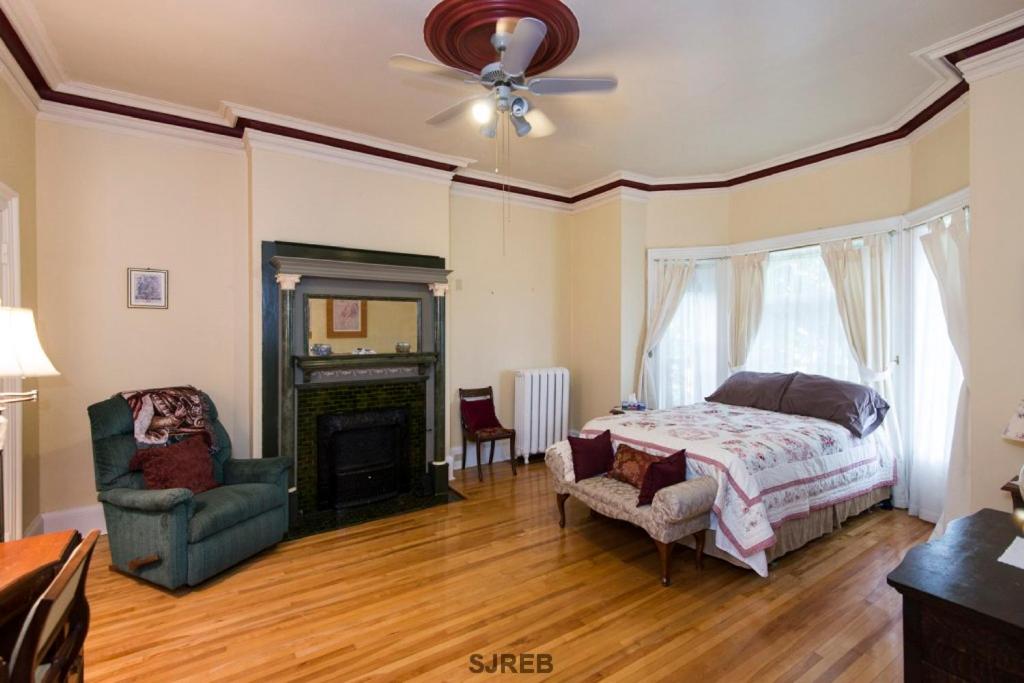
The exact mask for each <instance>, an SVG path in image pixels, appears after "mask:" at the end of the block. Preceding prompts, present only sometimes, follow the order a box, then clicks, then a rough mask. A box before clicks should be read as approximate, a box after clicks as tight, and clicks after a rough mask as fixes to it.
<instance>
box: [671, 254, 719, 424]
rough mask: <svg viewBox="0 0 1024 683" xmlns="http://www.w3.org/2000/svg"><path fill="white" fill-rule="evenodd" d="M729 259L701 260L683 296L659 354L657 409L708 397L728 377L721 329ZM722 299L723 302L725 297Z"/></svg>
mask: <svg viewBox="0 0 1024 683" xmlns="http://www.w3.org/2000/svg"><path fill="white" fill-rule="evenodd" d="M724 270H725V262H724V261H721V260H718V261H698V262H697V267H696V269H695V270H694V274H693V277H692V278H691V279H690V282H689V283H688V284H687V287H686V291H685V293H684V294H683V300H682V301H681V302H680V304H679V309H678V310H677V311H676V314H675V316H674V317H673V318H672V323H671V324H670V325H669V328H668V330H667V331H666V332H665V336H664V337H663V338H662V340H661V343H659V344H658V348H657V351H656V354H655V377H656V385H655V386H656V389H657V398H658V407H660V408H671V407H673V406H680V405H686V404H690V403H696V402H698V401H703V400H704V397H705V396H707V395H708V394H710V393H711V392H712V391H714V390H715V388H716V387H717V386H718V385H719V384H720V383H721V381H722V380H723V379H724V378H725V372H724V369H723V367H722V364H723V363H724V360H725V354H724V346H725V339H726V336H725V334H724V331H723V330H721V329H720V320H721V319H722V318H723V317H724V316H721V315H720V314H719V309H720V306H721V304H722V303H724V297H719V291H720V290H721V288H720V286H719V282H720V280H722V279H723V277H724ZM720 299H721V300H720Z"/></svg>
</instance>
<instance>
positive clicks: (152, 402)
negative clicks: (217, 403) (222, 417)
mask: <svg viewBox="0 0 1024 683" xmlns="http://www.w3.org/2000/svg"><path fill="white" fill-rule="evenodd" d="M121 396H123V397H124V400H126V401H128V407H129V408H131V410H132V419H133V420H134V421H135V441H136V442H137V443H139V444H142V445H147V446H153V445H161V444H166V443H167V442H168V440H170V439H177V438H179V437H181V438H183V437H186V436H190V435H192V434H205V435H206V439H207V443H208V444H209V446H210V448H211V450H212V449H215V448H216V447H217V443H216V438H215V437H214V433H213V428H212V425H211V424H210V419H209V418H210V410H209V406H207V405H206V401H205V400H204V398H203V395H202V393H201V392H200V391H199V390H198V389H196V388H195V387H192V386H187V387H166V388H163V389H142V390H139V391H125V392H122V394H121Z"/></svg>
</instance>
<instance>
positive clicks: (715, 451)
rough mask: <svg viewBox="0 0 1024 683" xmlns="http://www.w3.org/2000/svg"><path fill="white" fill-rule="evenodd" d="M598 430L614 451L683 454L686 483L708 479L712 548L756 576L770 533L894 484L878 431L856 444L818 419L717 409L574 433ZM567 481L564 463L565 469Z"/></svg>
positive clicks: (599, 423)
mask: <svg viewBox="0 0 1024 683" xmlns="http://www.w3.org/2000/svg"><path fill="white" fill-rule="evenodd" d="M606 429H610V430H611V432H612V440H613V443H614V445H615V446H616V447H617V446H618V444H620V443H626V444H629V445H630V446H633V447H635V448H638V449H640V450H643V451H645V452H648V453H651V454H652V455H669V454H672V453H675V452H676V451H678V450H680V449H683V448H685V449H686V470H687V478H690V477H697V476H703V475H708V476H712V477H715V478H716V479H717V480H718V495H717V497H716V498H715V505H714V508H713V514H712V516H711V523H712V528H714V529H715V530H716V533H715V538H716V544H717V545H718V547H719V548H721V549H722V550H723V551H725V552H727V553H729V554H730V555H732V556H733V557H735V558H737V559H739V560H740V561H741V562H744V563H745V564H747V565H749V566H750V567H751V568H752V569H754V570H755V571H756V572H757V573H758V574H760V575H761V576H767V575H768V566H767V560H766V558H765V554H764V551H765V549H766V548H770V547H771V546H772V545H774V544H775V532H774V529H775V528H778V527H779V526H780V525H781V524H782V523H783V522H785V521H787V520H791V519H799V518H801V517H807V516H808V515H809V514H810V513H811V511H812V510H817V509H820V508H824V507H828V506H831V505H834V504H835V503H838V502H840V501H844V500H849V499H851V498H856V497H857V496H860V495H863V494H865V493H867V492H869V491H872V490H874V489H877V488H881V487H884V486H891V485H892V484H893V483H895V481H896V467H895V465H896V463H895V459H894V457H893V454H892V449H891V447H890V446H889V441H888V438H887V437H886V436H885V431H884V428H883V429H878V430H876V431H875V432H873V433H872V434H870V435H868V436H867V437H866V438H864V439H858V438H856V437H854V436H853V435H852V434H850V432H849V431H847V430H846V429H845V428H844V427H841V426H839V425H837V424H834V423H832V422H828V421H826V420H819V419H817V418H813V417H804V416H801V415H786V414H783V413H774V412H771V411H766V410H757V409H756V408H741V407H736V406H729V405H724V404H721V403H696V404H693V405H689V406H683V407H681V408H673V409H671V410H655V411H648V412H644V413H626V414H624V415H610V416H606V417H599V418H596V419H594V420H591V421H590V422H588V423H587V424H586V426H585V427H584V428H583V430H582V432H581V435H582V436H586V437H592V436H594V435H595V434H599V433H600V432H603V431H604V430H606ZM566 471H567V473H568V475H569V476H570V477H571V476H573V475H572V459H571V457H570V458H569V464H568V467H567V468H566Z"/></svg>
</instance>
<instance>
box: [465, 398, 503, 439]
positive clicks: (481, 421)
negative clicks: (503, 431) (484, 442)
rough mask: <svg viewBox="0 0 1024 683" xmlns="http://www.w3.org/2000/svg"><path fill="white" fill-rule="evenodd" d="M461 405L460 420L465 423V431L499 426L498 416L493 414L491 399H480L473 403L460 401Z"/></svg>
mask: <svg viewBox="0 0 1024 683" xmlns="http://www.w3.org/2000/svg"><path fill="white" fill-rule="evenodd" d="M461 404H462V419H463V420H464V421H465V423H466V429H468V430H469V431H470V432H475V431H478V430H480V429H492V428H494V427H500V426H501V423H500V422H498V416H497V415H495V414H494V400H493V399H489V398H481V399H477V400H475V401H468V400H466V399H462V401H461Z"/></svg>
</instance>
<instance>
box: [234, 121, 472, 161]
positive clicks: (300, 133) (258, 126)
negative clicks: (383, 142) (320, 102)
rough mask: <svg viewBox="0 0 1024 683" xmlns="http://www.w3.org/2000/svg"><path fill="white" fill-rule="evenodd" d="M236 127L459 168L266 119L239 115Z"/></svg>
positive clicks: (376, 154) (402, 159)
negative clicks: (280, 124)
mask: <svg viewBox="0 0 1024 683" xmlns="http://www.w3.org/2000/svg"><path fill="white" fill-rule="evenodd" d="M235 127H236V128H238V129H239V130H244V129H245V128H251V129H252V130H260V131H263V132H264V133H273V134H274V135H281V136H283V137H287V138H293V139H295V140H305V141H306V142H316V143H318V144H321V145H327V146H329V147H335V148H337V149H346V150H349V151H351V152H360V153H361V154H372V155H373V156H378V157H384V158H385V159H393V160H395V161H403V162H405V163H407V164H414V165H416V166H425V167H427V168H436V169H439V170H442V171H448V172H449V173H451V172H452V171H454V170H455V169H457V168H458V166H456V165H454V164H446V163H443V162H441V161H434V160H432V159H424V158H422V157H417V156H413V155H411V154H402V153H401V152H393V151H391V150H389V149H381V148H380V147H372V146H370V145H364V144H362V143H359V142H352V141H351V140H343V139H341V138H333V137H331V136H329V135H320V134H319V133H310V132H309V131H305V130H302V129H300V128H290V127H288V126H279V125H277V124H274V123H267V122H266V121H259V120H257V119H246V118H241V117H239V119H238V121H237V122H236V123H235Z"/></svg>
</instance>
